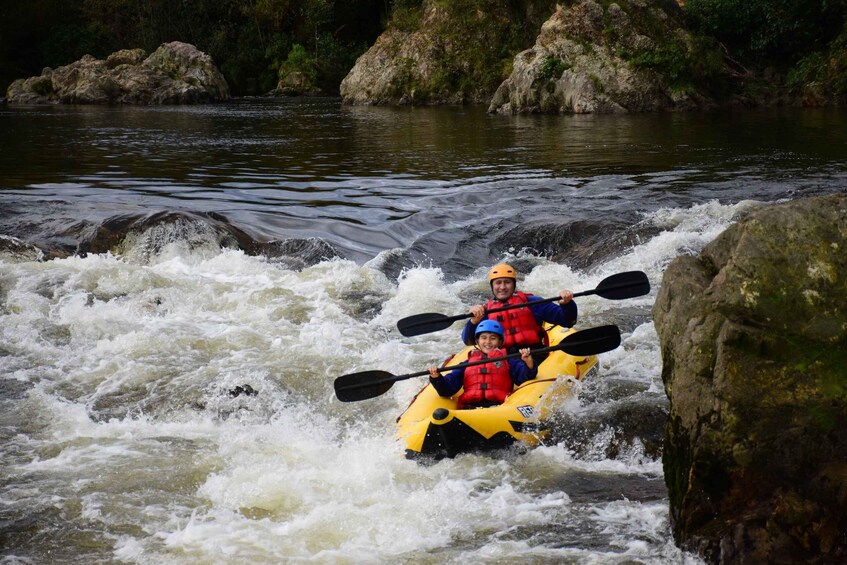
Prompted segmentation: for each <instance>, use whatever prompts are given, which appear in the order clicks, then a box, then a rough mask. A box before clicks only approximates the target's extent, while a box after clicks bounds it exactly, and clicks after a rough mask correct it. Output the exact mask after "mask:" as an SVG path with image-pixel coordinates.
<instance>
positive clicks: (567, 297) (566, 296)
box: [559, 290, 573, 304]
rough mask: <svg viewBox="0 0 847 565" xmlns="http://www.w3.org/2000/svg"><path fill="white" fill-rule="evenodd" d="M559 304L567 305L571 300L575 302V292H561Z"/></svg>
mask: <svg viewBox="0 0 847 565" xmlns="http://www.w3.org/2000/svg"><path fill="white" fill-rule="evenodd" d="M559 299H560V300H559V304H567V303H568V302H570V301H571V300H573V291H570V290H560V291H559Z"/></svg>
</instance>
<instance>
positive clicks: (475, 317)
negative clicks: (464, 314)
mask: <svg viewBox="0 0 847 565" xmlns="http://www.w3.org/2000/svg"><path fill="white" fill-rule="evenodd" d="M469 312H470V313H471V323H472V324H473V325H477V324H478V323H480V322H481V321H482V318H483V317H484V316H485V306H483V305H482V304H477V305H476V306H471V309H470V310H469Z"/></svg>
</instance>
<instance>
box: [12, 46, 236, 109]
mask: <svg viewBox="0 0 847 565" xmlns="http://www.w3.org/2000/svg"><path fill="white" fill-rule="evenodd" d="M227 99H229V87H228V86H227V83H226V80H225V79H224V77H223V75H222V74H221V72H220V71H219V70H218V69H217V67H216V66H215V64H214V62H213V61H212V59H211V57H209V56H208V55H207V54H205V53H203V52H201V51H199V50H197V48H196V47H194V46H193V45H190V44H188V43H181V42H179V41H174V42H171V43H165V44H163V45H161V46H160V47H159V48H158V49H157V50H156V51H155V52H154V53H153V54H152V55H150V56H149V57H148V56H146V53H145V52H144V51H143V50H142V49H125V50H122V51H118V52H116V53H112V54H111V55H110V56H109V57H108V58H107V59H106V60H105V61H102V60H99V59H95V58H94V57H92V56H90V55H85V56H84V57H82V59H80V60H79V61H75V62H73V63H71V64H70V65H66V66H64V67H59V68H58V69H55V70H54V69H50V68H45V69H44V70H43V71H42V73H41V75H40V76H37V77H31V78H28V79H19V80H16V81H15V82H13V83H12V84H11V85H10V86H9V89H8V91H7V101H8V102H9V103H10V104H193V103H203V102H215V101H220V100H227Z"/></svg>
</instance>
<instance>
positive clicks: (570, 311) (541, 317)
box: [529, 296, 578, 328]
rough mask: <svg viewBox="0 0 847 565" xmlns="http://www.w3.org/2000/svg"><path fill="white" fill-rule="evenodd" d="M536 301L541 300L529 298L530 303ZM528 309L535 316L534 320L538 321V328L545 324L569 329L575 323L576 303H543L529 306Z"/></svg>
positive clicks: (533, 297)
mask: <svg viewBox="0 0 847 565" xmlns="http://www.w3.org/2000/svg"><path fill="white" fill-rule="evenodd" d="M536 300H542V299H541V298H539V297H537V296H530V297H529V301H530V302H535V301H536ZM530 308H532V313H533V314H535V319H536V320H537V321H538V325H539V326H540V325H541V324H543V323H544V322H547V323H548V324H556V325H557V326H563V327H566V328H570V327H571V326H573V325H574V324H575V323H576V318H577V314H578V310H577V307H576V302H575V301H573V300H571V301H570V302H568V303H567V304H559V303H553V302H545V303H544V304H536V305H535V306H530Z"/></svg>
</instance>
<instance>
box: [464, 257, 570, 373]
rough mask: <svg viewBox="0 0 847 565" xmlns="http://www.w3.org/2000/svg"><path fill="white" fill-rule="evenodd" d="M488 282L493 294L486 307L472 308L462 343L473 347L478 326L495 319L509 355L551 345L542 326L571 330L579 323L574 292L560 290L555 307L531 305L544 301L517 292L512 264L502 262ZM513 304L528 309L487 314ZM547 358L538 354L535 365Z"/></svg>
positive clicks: (490, 273) (543, 304) (545, 304)
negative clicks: (522, 349)
mask: <svg viewBox="0 0 847 565" xmlns="http://www.w3.org/2000/svg"><path fill="white" fill-rule="evenodd" d="M488 283H489V285H490V286H491V292H492V294H493V295H494V296H493V297H492V299H491V300H489V301H488V302H487V303H485V304H477V305H476V306H472V307H471V309H470V314H471V318H470V320H468V322H467V324H465V328H464V329H463V330H462V341H463V342H464V343H465V344H466V345H473V343H474V335H475V332H476V328H477V325H478V324H479V323H480V322H482V321H483V320H486V319H487V320H496V321H498V322H500V324H501V325H502V326H503V330H504V332H505V336H504V341H503V347H504V348H505V349H506V351H507V352H509V353H515V352H516V351H518V349H520V348H522V347H530V348H532V349H537V348H539V347H545V346H547V345H549V344H548V343H547V332H545V331H544V329H543V324H544V323H548V324H556V325H559V326H564V327H566V328H569V327H571V326H573V325H574V324H575V323H576V318H577V307H576V302H574V301H573V292H571V291H570V290H560V291H559V298H560V300H559V302H558V304H554V303H551V302H544V303H542V304H536V305H534V306H533V305H532V303H533V301H536V300H542V299H541V298H539V297H537V296H533V295H532V294H527V293H524V292H521V291H519V290H518V289H517V286H518V273H517V271H515V269H514V268H513V267H512V266H511V265H506V264H505V263H501V264H499V265H495V266H494V267H492V268H491V270H490V271H488ZM512 304H527V305H528V307H527V308H513V309H511V310H504V311H502V312H494V313H492V314H487V313H486V311H487V310H490V309H492V308H501V307H503V306H509V305H512ZM546 358H547V354H546V353H542V354H537V355H536V356H535V362H536V364H537V363H541V361H543V360H544V359H546Z"/></svg>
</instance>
